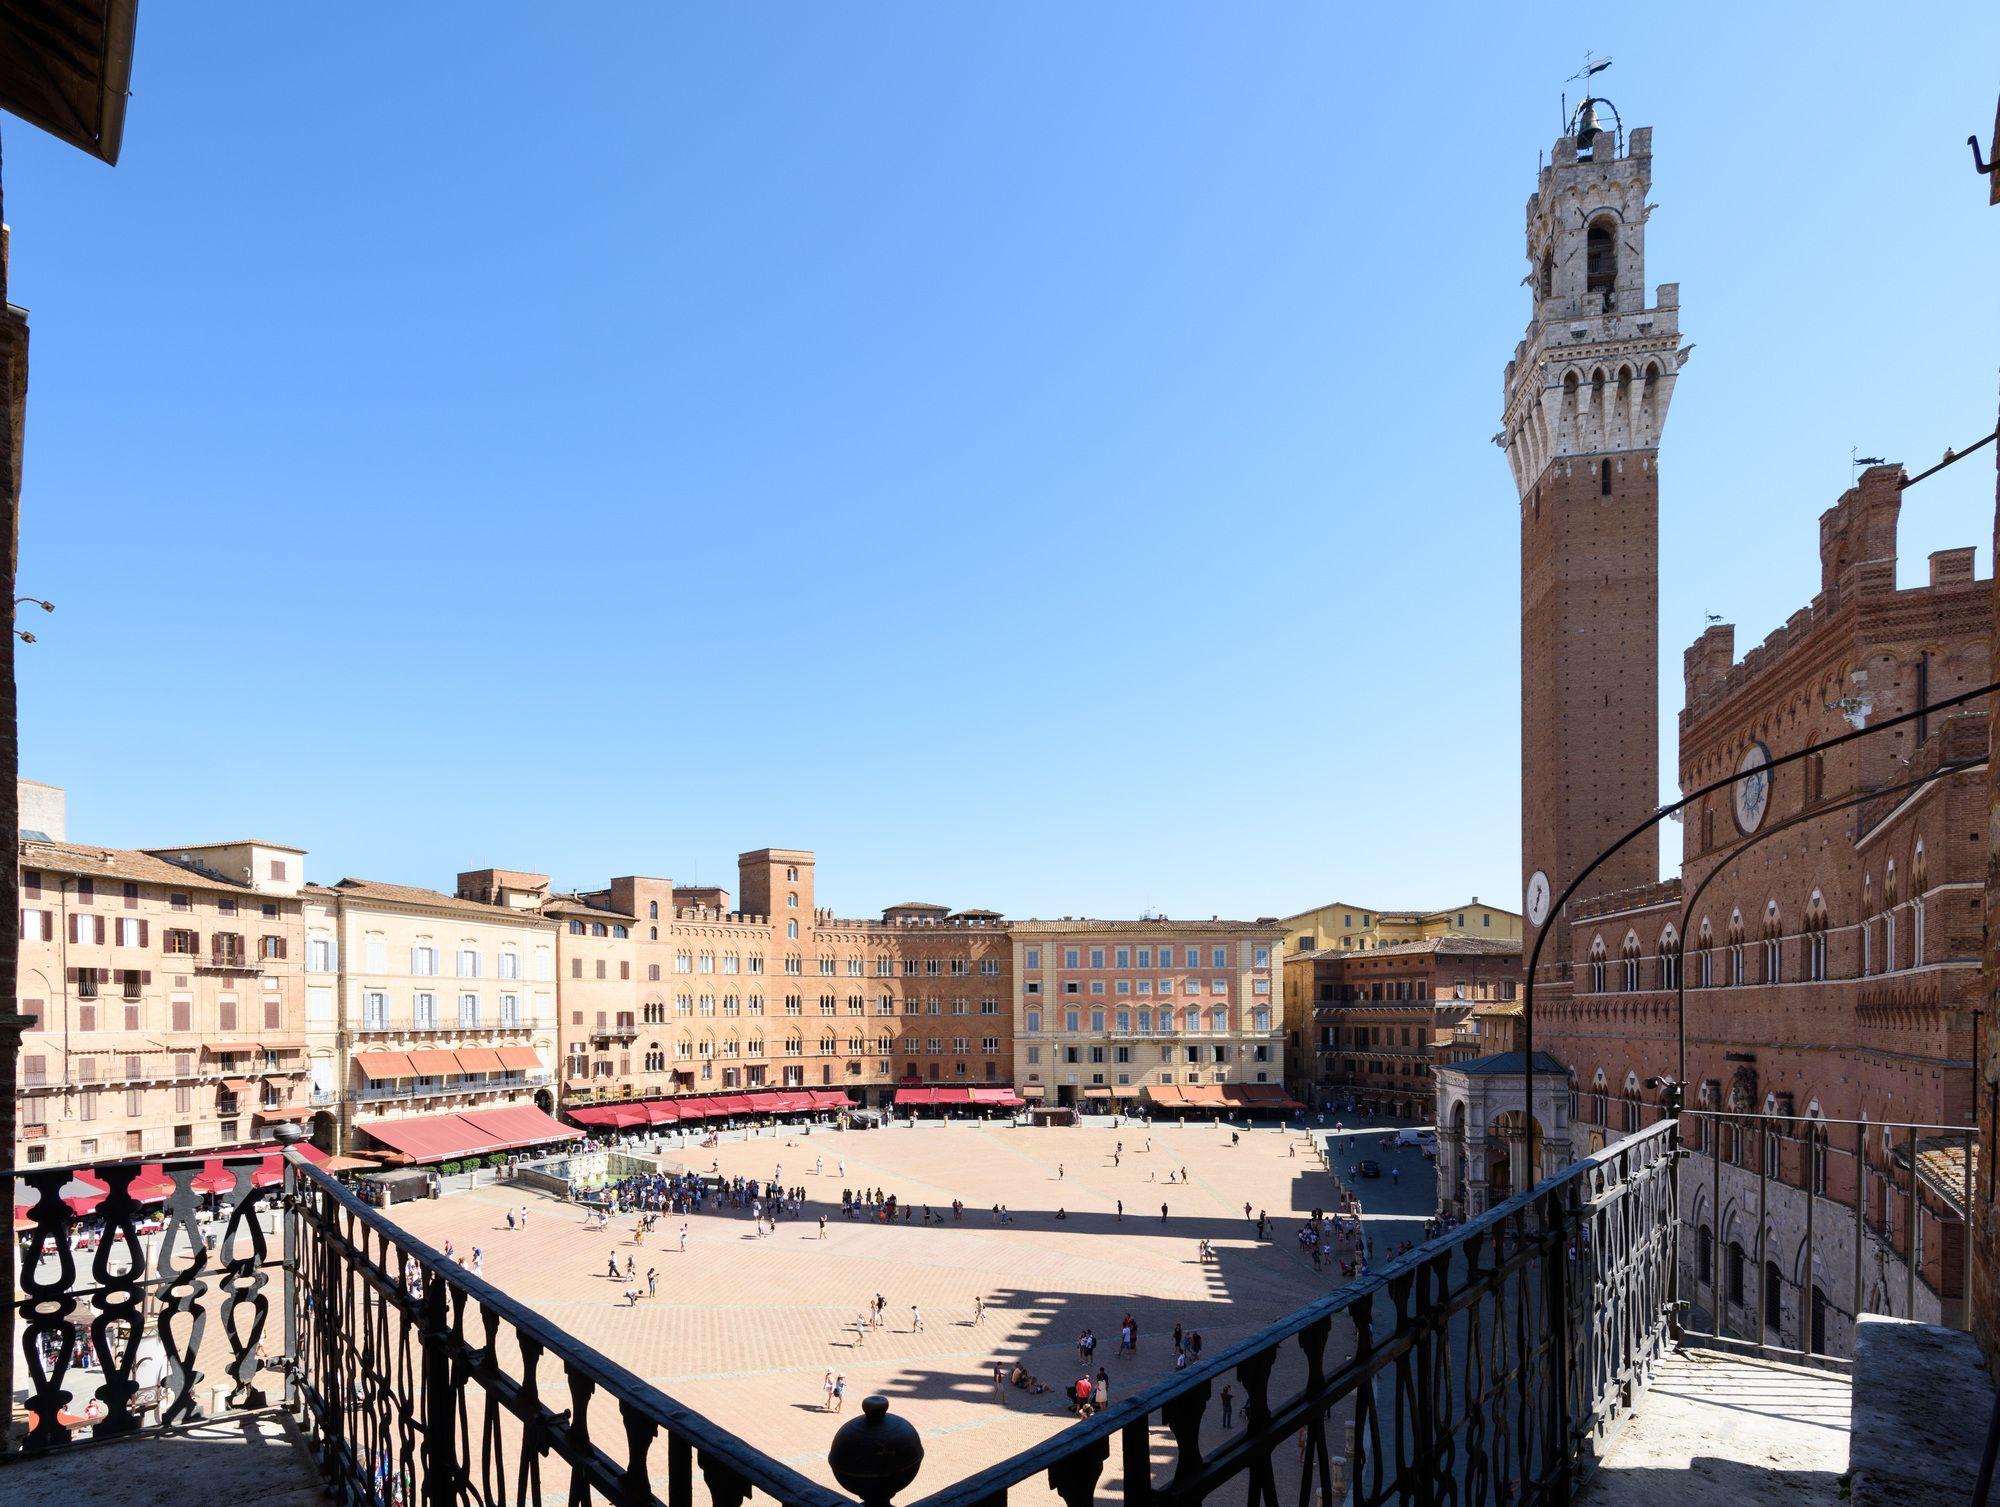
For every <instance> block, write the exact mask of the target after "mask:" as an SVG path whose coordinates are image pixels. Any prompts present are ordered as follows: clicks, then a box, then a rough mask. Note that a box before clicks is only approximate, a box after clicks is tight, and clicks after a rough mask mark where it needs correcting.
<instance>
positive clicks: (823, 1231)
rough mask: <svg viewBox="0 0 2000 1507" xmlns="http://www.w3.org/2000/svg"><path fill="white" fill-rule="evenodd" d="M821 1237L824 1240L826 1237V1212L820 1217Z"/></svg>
mask: <svg viewBox="0 0 2000 1507" xmlns="http://www.w3.org/2000/svg"><path fill="white" fill-rule="evenodd" d="M819 1238H820V1239H822V1240H824V1239H826V1216H825V1215H824V1214H822V1215H820V1217H819Z"/></svg>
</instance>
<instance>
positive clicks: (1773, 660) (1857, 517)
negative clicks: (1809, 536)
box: [1680, 465, 1981, 728]
mask: <svg viewBox="0 0 2000 1507" xmlns="http://www.w3.org/2000/svg"><path fill="white" fill-rule="evenodd" d="M1903 476H1904V472H1903V468H1902V467H1901V466H1900V465H1881V466H1870V467H1869V468H1868V469H1867V470H1865V471H1863V472H1862V473H1861V476H1860V478H1859V480H1858V481H1857V482H1856V484H1855V485H1854V486H1852V487H1850V488H1848V490H1847V491H1846V492H1844V493H1842V494H1841V497H1840V500H1839V501H1838V502H1837V503H1835V504H1834V505H1833V506H1832V507H1830V508H1828V509H1827V510H1826V511H1825V512H1824V513H1822V514H1821V515H1820V520H1819V549H1820V590H1819V592H1818V594H1817V595H1816V596H1814V597H1813V599H1812V601H1811V602H1809V603H1808V604H1807V605H1806V606H1804V607H1801V608H1800V609H1799V610H1798V611H1796V612H1794V613H1793V614H1792V615H1791V616H1790V617H1788V618H1786V619H1785V621H1784V623H1783V624H1782V625H1781V626H1780V627H1777V628H1774V629H1772V630H1771V632H1770V633H1768V634H1766V635H1765V636H1764V640H1763V642H1762V643H1759V644H1757V645H1755V646H1754V647H1752V648H1751V649H1750V650H1749V651H1748V652H1747V653H1745V654H1744V656H1743V658H1742V659H1741V660H1738V659H1737V658H1736V628H1735V625H1734V624H1730V623H1718V624H1715V625H1714V626H1712V627H1710V628H1708V629H1707V630H1705V631H1704V632H1703V633H1702V635H1701V636H1700V637H1699V638H1697V639H1696V640H1695V641H1694V642H1693V643H1692V644H1690V645H1689V646H1688V648H1687V651H1686V653H1685V654H1684V656H1683V667H1684V675H1685V680H1686V702H1685V704H1684V706H1683V708H1682V710H1681V715H1680V721H1681V726H1682V727H1684V728H1685V727H1686V726H1687V725H1688V724H1689V723H1690V722H1692V721H1694V720H1695V719H1696V718H1698V717H1701V716H1703V715H1705V714H1706V713H1708V712H1710V711H1712V710H1713V709H1714V708H1716V707H1717V706H1720V705H1722V704H1723V703H1724V702H1726V701H1728V700H1729V698H1730V697H1731V696H1733V695H1735V694H1736V693H1737V692H1738V691H1740V690H1742V689H1743V688H1744V687H1745V686H1748V685H1750V684H1751V683H1752V682H1754V681H1755V680H1757V679H1758V678H1759V677H1760V676H1762V675H1764V674H1765V673H1766V672H1768V671H1770V670H1773V669H1775V668H1776V667H1777V666H1778V665H1779V663H1780V662H1781V661H1783V660H1784V659H1785V658H1786V657H1787V656H1789V655H1791V654H1792V653H1794V652H1795V651H1797V650H1798V649H1799V648H1800V647H1801V646H1802V645H1804V644H1806V643H1807V642H1809V641H1810V640H1811V639H1812V638H1813V636H1814V634H1816V633H1817V632H1818V631H1819V630H1820V629H1821V628H1822V627H1824V626H1825V625H1826V624H1827V623H1829V622H1831V621H1832V620H1833V619H1834V618H1835V617H1837V616H1839V615H1840V613H1841V612H1842V611H1843V610H1844V609H1845V608H1847V607H1850V606H1854V605H1857V604H1860V603H1863V602H1878V601H1879V602H1889V601H1908V600H1910V599H1912V598H1916V597H1919V596H1921V595H1922V594H1923V593H1926V592H1932V591H1941V590H1955V589H1967V588H1973V587H1977V586H1979V585H1980V584H1981V583H1980V579H1979V577H1978V576H1977V575H1976V573H1975V565H1974V560H1975V552H1974V550H1973V549H1972V548H1971V547H1970V546H1962V547H1959V548H1956V549H1941V550H1936V551H1934V552H1933V553H1932V554H1931V556H1930V577H1929V580H1928V581H1927V582H1926V583H1925V584H1924V585H1922V586H1913V587H1911V588H1909V589H1908V590H1907V591H1899V590H1898V589H1897V587H1896V524H1897V518H1898V514H1899V513H1900V511H1901V508H1902V482H1903Z"/></svg>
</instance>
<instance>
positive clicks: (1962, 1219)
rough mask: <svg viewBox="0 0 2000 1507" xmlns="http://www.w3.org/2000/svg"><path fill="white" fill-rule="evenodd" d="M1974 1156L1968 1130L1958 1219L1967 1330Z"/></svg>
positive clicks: (1961, 1306) (1961, 1312)
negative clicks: (1963, 1186)
mask: <svg viewBox="0 0 2000 1507" xmlns="http://www.w3.org/2000/svg"><path fill="white" fill-rule="evenodd" d="M1974 1118H1977V1116H1975V1117H1974ZM1972 1156H1973V1132H1972V1131H1970V1130H1968V1131H1966V1133H1965V1202H1964V1203H1963V1204H1962V1205H1961V1206H1960V1208H1961V1212H1960V1214H1959V1220H1958V1228H1959V1234H1960V1235H1961V1236H1962V1237H1963V1238H1961V1239H1960V1241H1959V1242H1958V1244H1959V1259H1960V1271H1959V1278H1958V1287H1959V1291H1960V1293H1962V1294H1963V1296H1962V1297H1961V1298H1960V1299H1959V1302H1958V1311H1959V1315H1960V1317H1961V1318H1963V1319H1964V1323H1963V1324H1962V1325H1961V1326H1960V1327H1961V1328H1963V1329H1966V1330H1967V1331H1970V1330H1971V1328H1972ZM1940 1285H1942V1283H1940Z"/></svg>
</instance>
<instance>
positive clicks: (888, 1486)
mask: <svg viewBox="0 0 2000 1507" xmlns="http://www.w3.org/2000/svg"><path fill="white" fill-rule="evenodd" d="M826 1463H827V1464H828V1465H830V1466H831V1467H833V1478H834V1479H835V1480H836V1481H838V1482H840V1484H841V1485H842V1486H844V1487H846V1488H847V1489H848V1490H849V1491H851V1492H853V1493H854V1494H855V1495H856V1496H858V1497H860V1498H861V1500H862V1501H863V1502H864V1503H866V1504H867V1507H887V1504H888V1501H889V1499H890V1498H891V1497H893V1496H894V1495H895V1494H896V1493H897V1492H899V1491H901V1490H902V1489H903V1488H904V1487H905V1486H907V1485H909V1484H910V1482H912V1481H914V1480H916V1478H917V1469H918V1467H919V1466H921V1465H922V1464H923V1463H924V1442H923V1440H921V1439H919V1438H918V1437H917V1430H916V1426H915V1425H914V1424H912V1423H911V1422H910V1421H909V1419H907V1418H892V1417H890V1416H889V1399H888V1398H886V1397H882V1396H879V1395H877V1396H874V1397H867V1398H864V1399H862V1403H861V1416H860V1417H859V1418H851V1419H849V1420H848V1421H847V1422H846V1423H844V1424H842V1425H841V1426H840V1432H838V1433H837V1434H835V1435H834V1436H833V1443H832V1445H831V1446H830V1447H829V1448H828V1449H827V1452H826Z"/></svg>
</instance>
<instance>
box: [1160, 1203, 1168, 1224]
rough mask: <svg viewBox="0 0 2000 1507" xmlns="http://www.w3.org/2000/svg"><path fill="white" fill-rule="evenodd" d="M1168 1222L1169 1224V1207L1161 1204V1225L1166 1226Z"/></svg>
mask: <svg viewBox="0 0 2000 1507" xmlns="http://www.w3.org/2000/svg"><path fill="white" fill-rule="evenodd" d="M1166 1222H1167V1206H1166V1205H1165V1204H1161V1205H1160V1223H1161V1224H1165V1223H1166Z"/></svg>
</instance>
